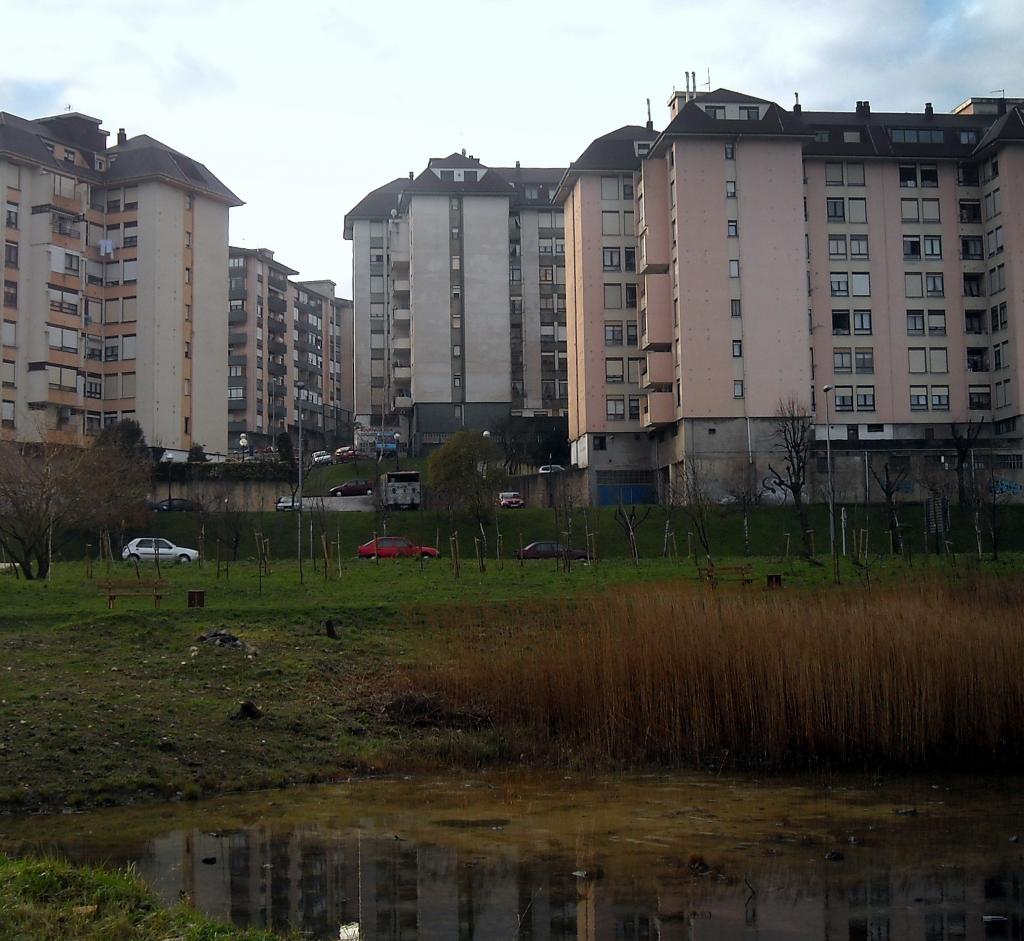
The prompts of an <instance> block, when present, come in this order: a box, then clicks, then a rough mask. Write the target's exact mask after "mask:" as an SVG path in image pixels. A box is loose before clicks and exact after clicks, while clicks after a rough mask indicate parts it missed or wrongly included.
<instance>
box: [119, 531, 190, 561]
mask: <svg viewBox="0 0 1024 941" xmlns="http://www.w3.org/2000/svg"><path fill="white" fill-rule="evenodd" d="M158 555H159V556H160V561H161V562H164V561H167V562H196V561H198V559H199V553H198V552H197V551H196V550H195V549H186V548H185V547H184V546H176V545H175V544H174V543H173V542H171V541H170V540H169V539H157V538H155V537H152V536H143V537H140V538H139V539H133V540H132V541H131V542H130V543H128V545H127V546H125V547H124V549H123V550H122V551H121V558H122V559H132V560H135V561H139V562H152V561H153V560H154V559H156V557H157V556H158Z"/></svg>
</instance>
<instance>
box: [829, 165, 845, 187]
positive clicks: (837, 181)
mask: <svg viewBox="0 0 1024 941" xmlns="http://www.w3.org/2000/svg"><path fill="white" fill-rule="evenodd" d="M843 182H844V176H843V165H842V164H841V163H826V164H825V185H826V186H842V185H843Z"/></svg>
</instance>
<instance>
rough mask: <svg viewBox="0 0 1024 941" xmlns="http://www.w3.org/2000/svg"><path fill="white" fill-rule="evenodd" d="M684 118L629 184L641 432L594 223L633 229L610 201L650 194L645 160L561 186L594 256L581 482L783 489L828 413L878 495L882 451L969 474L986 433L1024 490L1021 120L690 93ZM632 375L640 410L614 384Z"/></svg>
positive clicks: (578, 322)
mask: <svg viewBox="0 0 1024 941" xmlns="http://www.w3.org/2000/svg"><path fill="white" fill-rule="evenodd" d="M670 113H671V120H670V123H669V124H668V126H667V127H666V128H665V130H664V131H662V132H661V133H660V134H658V135H656V136H653V135H652V139H651V142H650V145H649V149H648V151H647V153H646V154H645V155H643V157H642V159H639V157H640V155H639V154H638V155H637V162H638V166H637V167H636V168H635V170H634V172H633V175H632V185H633V192H634V194H635V201H636V206H635V217H634V218H635V223H636V242H637V244H636V250H637V268H638V271H637V275H638V278H637V280H638V292H637V293H638V298H637V303H638V326H637V329H638V343H639V350H640V355H642V356H643V358H644V362H643V363H642V365H640V367H639V370H640V372H639V392H640V395H641V400H640V403H639V421H638V422H637V421H636V419H635V418H634V415H635V408H634V410H633V412H632V413H631V412H630V407H631V406H630V404H629V403H630V399H629V397H628V396H629V392H630V388H629V384H628V380H629V379H630V375H629V369H630V366H629V360H628V346H627V356H626V357H623V356H622V353H621V351H620V349H619V348H618V346H617V343H618V336H619V335H618V331H617V329H616V321H617V319H618V318H617V316H616V315H614V314H613V311H614V310H616V308H615V307H614V304H615V303H616V301H617V297H616V294H615V287H614V285H615V283H616V282H617V280H618V275H617V273H616V272H615V271H614V252H615V249H616V248H617V247H618V244H617V243H618V240H617V239H615V238H614V236H613V235H612V234H611V232H612V228H610V227H608V226H605V227H603V228H598V223H597V221H596V219H597V216H596V213H597V211H598V206H599V205H600V211H601V213H602V218H604V213H612V214H613V213H614V212H615V211H616V209H617V207H616V206H615V205H613V204H612V203H609V205H608V206H607V207H606V206H605V203H606V202H608V199H606V198H605V197H612V196H613V195H614V193H613V192H612V190H613V188H614V187H616V186H618V187H620V188H621V186H622V185H623V183H624V182H628V181H629V170H630V167H629V164H628V160H625V159H622V160H620V161H618V165H617V166H612V165H611V164H614V163H616V161H615V160H614V159H608V160H606V161H605V162H604V163H603V164H602V163H601V162H599V161H598V162H597V165H596V166H588V165H587V164H588V160H587V157H588V154H589V155H590V158H591V159H593V158H594V157H595V155H596V154H597V153H605V152H607V151H609V149H610V148H609V147H608V145H607V143H605V145H604V148H603V150H602V149H601V148H600V147H598V145H599V144H601V142H602V141H606V139H599V140H598V141H595V142H594V144H593V145H591V148H588V151H587V152H585V153H584V155H583V157H581V159H580V161H578V163H580V164H582V165H583V166H582V168H581V169H580V170H576V169H575V167H576V165H574V167H572V168H570V170H569V172H568V173H567V175H566V177H565V179H564V180H563V181H562V186H561V188H560V190H559V198H560V199H561V200H562V202H563V205H565V206H566V207H567V214H568V215H569V216H570V218H571V219H572V220H573V221H572V224H571V225H570V236H569V250H570V256H571V257H575V258H576V259H577V260H578V263H577V264H576V265H575V266H574V270H573V278H572V280H573V282H574V283H575V284H576V285H578V290H577V291H571V292H570V295H569V302H570V304H569V306H570V310H569V323H570V329H569V342H570V359H571V360H572V361H573V362H575V363H578V364H579V368H578V369H577V371H576V372H575V373H574V374H571V376H570V380H571V385H572V389H571V394H570V402H571V409H572V413H573V414H572V419H571V429H572V431H571V436H572V439H573V447H574V455H575V462H576V464H577V466H579V467H583V468H587V469H588V471H589V472H590V473H591V474H592V475H596V474H597V473H598V472H599V471H600V470H601V469H604V468H608V469H615V468H632V467H636V466H646V467H648V468H650V469H652V470H654V471H655V472H656V475H657V478H656V481H655V483H656V484H657V486H658V489H659V491H660V492H661V493H662V494H663V495H664V493H665V492H666V488H670V489H671V488H674V487H675V486H676V485H677V483H678V476H679V474H680V472H681V470H682V469H683V467H684V466H685V464H686V462H687V460H688V459H694V460H698V461H700V462H702V463H704V464H706V465H711V466H712V467H714V468H715V471H714V473H715V476H716V478H717V480H718V481H719V483H720V484H721V485H722V487H723V489H727V488H726V482H727V481H728V480H730V479H731V478H735V477H742V476H744V475H745V474H749V473H750V471H751V469H752V468H753V469H755V470H756V473H757V476H760V475H761V474H763V473H767V463H768V460H769V457H771V456H772V455H773V454H775V455H776V456H777V442H776V441H775V427H776V417H777V414H778V412H779V410H780V406H781V407H787V406H788V407H789V408H791V409H795V410H796V411H798V412H802V413H805V414H807V415H811V416H813V420H814V425H815V429H814V430H815V442H816V447H818V448H821V447H823V442H824V441H825V439H826V437H827V438H829V439H830V441H831V444H832V447H833V451H834V452H836V453H837V455H838V459H839V460H840V463H841V462H842V458H843V457H844V456H845V457H847V458H854V457H855V458H856V463H857V466H858V467H859V468H860V475H859V479H860V480H861V481H863V482H864V483H863V487H864V489H865V492H866V491H867V490H869V489H870V488H869V485H868V483H867V481H868V464H869V460H870V455H871V454H872V453H876V452H884V453H885V454H887V455H891V456H893V459H894V461H902V460H905V459H908V458H909V457H911V456H914V455H915V454H916V455H917V456H918V458H919V459H920V461H923V462H928V461H931V462H932V463H933V464H935V465H936V466H941V467H946V466H952V463H951V460H950V454H951V452H952V451H953V450H955V446H956V440H957V438H958V437H961V438H962V437H963V435H964V434H965V433H966V431H967V429H970V433H971V434H972V435H974V434H976V435H977V438H975V439H974V440H975V441H976V446H977V448H978V449H979V450H982V449H988V450H991V451H994V452H996V456H995V457H994V458H993V461H994V462H995V466H996V467H998V468H1000V469H1001V470H1006V471H1014V470H1017V469H1018V468H1019V464H1020V460H1021V458H1020V450H1021V428H1020V425H1019V422H1020V417H1021V416H1020V412H1021V409H1020V403H1019V400H1018V398H1017V396H1016V393H1015V390H1016V388H1017V386H1018V383H1019V377H1018V375H1017V372H1018V363H1019V362H1020V354H1021V352H1024V351H1022V350H1020V349H1019V347H1020V345H1021V342H1022V341H1021V338H1020V335H1019V332H1018V331H1017V329H1016V327H1015V324H1014V311H1015V309H1016V308H1017V307H1018V306H1019V304H1020V302H1021V300H1022V298H1021V296H1020V295H1021V292H1022V291H1024V283H1022V282H1024V278H1022V275H1024V270H1022V267H1021V266H1022V264H1024V255H1021V256H1020V260H1017V259H1018V254H1019V253H1020V251H1021V250H1022V248H1024V242H1022V241H1021V237H1022V235H1024V233H1022V232H1021V231H1018V230H1019V229H1020V226H1019V225H1018V224H1017V221H1016V220H1017V219H1018V218H1019V210H1018V207H1016V206H1015V204H1014V203H1013V200H1014V199H1015V198H1016V197H1017V187H1016V186H1015V181H1016V180H1017V179H1020V178H1021V177H1020V173H1021V161H1022V159H1024V150H1022V148H1021V143H1022V142H1024V119H1022V113H1021V111H1020V109H1019V107H1018V106H1017V102H1014V101H1006V100H1002V99H1001V100H996V99H970V100H968V101H967V102H965V103H964V104H963V105H961V106H960V107H958V108H957V109H955V110H954V112H953V113H951V114H940V113H937V112H935V110H934V109H933V108H932V106H931V105H930V104H929V105H926V106H925V108H924V109H923V110H922V111H921V112H920V113H916V114H908V113H884V114H878V113H872V111H871V108H870V105H869V103H868V102H858V104H857V106H856V108H855V109H854V110H853V111H850V112H813V111H806V110H803V109H801V107H800V106H799V104H797V105H796V106H795V107H794V108H793V110H791V111H787V110H785V109H783V108H781V107H780V106H779V105H778V104H776V103H774V102H769V101H766V100H764V99H760V98H756V97H753V96H750V95H745V94H740V93H737V92H733V91H729V90H727V89H718V90H716V91H713V92H707V93H697V92H694V91H684V92H675V93H674V94H673V96H672V99H671V101H670ZM622 130H623V132H626V133H625V134H624V136H625V137H627V138H628V137H630V136H631V135H630V133H628V130H627V129H622ZM636 130H642V129H636ZM616 133H619V132H616ZM609 136H611V135H609ZM632 136H638V135H636V134H635V133H634V134H633V135H632ZM627 156H628V155H627ZM588 186H589V188H588ZM602 187H603V188H604V189H603V190H602V189H601V188H602ZM620 191H621V189H620ZM607 218H608V220H609V222H614V218H613V216H612V215H609V216H608V217H607ZM598 242H599V243H600V252H599V251H598ZM1015 253H1016V254H1015ZM605 262H609V263H611V264H612V271H611V272H606V271H605V264H604V263H605ZM609 289H610V290H609ZM609 301H610V302H611V303H612V305H613V306H612V307H609ZM599 328H604V329H605V330H606V331H607V332H606V336H605V338H604V343H603V344H602V343H600V342H599V341H598V339H597V338H598V337H599V336H600V330H599ZM627 343H628V337H627ZM602 347H603V348H602ZM623 359H625V366H624V368H625V371H626V376H625V378H626V388H625V390H622V391H620V390H619V389H617V388H614V385H610V384H609V379H611V380H616V379H617V378H618V377H619V376H620V375H621V371H620V363H621V362H622V360H623ZM826 387H828V389H827V392H826V391H825V389H826ZM826 395H827V397H828V401H827V403H826V400H825V397H826ZM620 399H625V403H626V404H625V408H623V407H622V406H620V404H619V402H620ZM602 400H603V401H602ZM826 404H827V407H828V411H829V416H828V421H826V415H825V410H826ZM637 428H639V429H641V431H642V433H643V435H644V438H643V439H640V438H637V437H636V434H637V432H636V429H637ZM613 435H614V440H615V447H614V448H613V447H612V446H611V439H612V436H613ZM623 438H625V439H626V441H627V443H628V444H629V445H630V447H629V448H628V449H622V448H619V446H618V445H619V442H620V441H621V440H622V439H623ZM644 452H646V453H644ZM848 463H851V462H848ZM851 466H852V463H851ZM1010 476H1013V475H1012V474H1011V475H1010ZM596 486H597V483H596V480H595V484H594V485H593V486H592V488H591V493H592V495H596V492H595V487H596ZM851 486H852V485H851ZM858 486H859V485H858ZM855 492H858V491H855Z"/></svg>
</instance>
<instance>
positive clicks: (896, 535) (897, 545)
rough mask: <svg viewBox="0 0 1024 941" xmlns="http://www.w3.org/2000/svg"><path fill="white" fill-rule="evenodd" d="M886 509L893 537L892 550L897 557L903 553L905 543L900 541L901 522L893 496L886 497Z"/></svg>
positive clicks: (890, 532) (887, 495) (890, 533)
mask: <svg viewBox="0 0 1024 941" xmlns="http://www.w3.org/2000/svg"><path fill="white" fill-rule="evenodd" d="M885 508H886V511H887V513H888V517H889V535H890V536H892V550H893V552H894V553H896V554H897V555H900V554H902V552H903V541H902V540H901V539H900V521H899V517H897V515H896V504H895V502H894V501H893V499H892V494H886V495H885Z"/></svg>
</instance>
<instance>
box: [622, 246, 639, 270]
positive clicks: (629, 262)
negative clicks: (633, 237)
mask: <svg viewBox="0 0 1024 941" xmlns="http://www.w3.org/2000/svg"><path fill="white" fill-rule="evenodd" d="M623 255H624V257H625V261H626V271H636V249H635V248H625V249H623Z"/></svg>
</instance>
